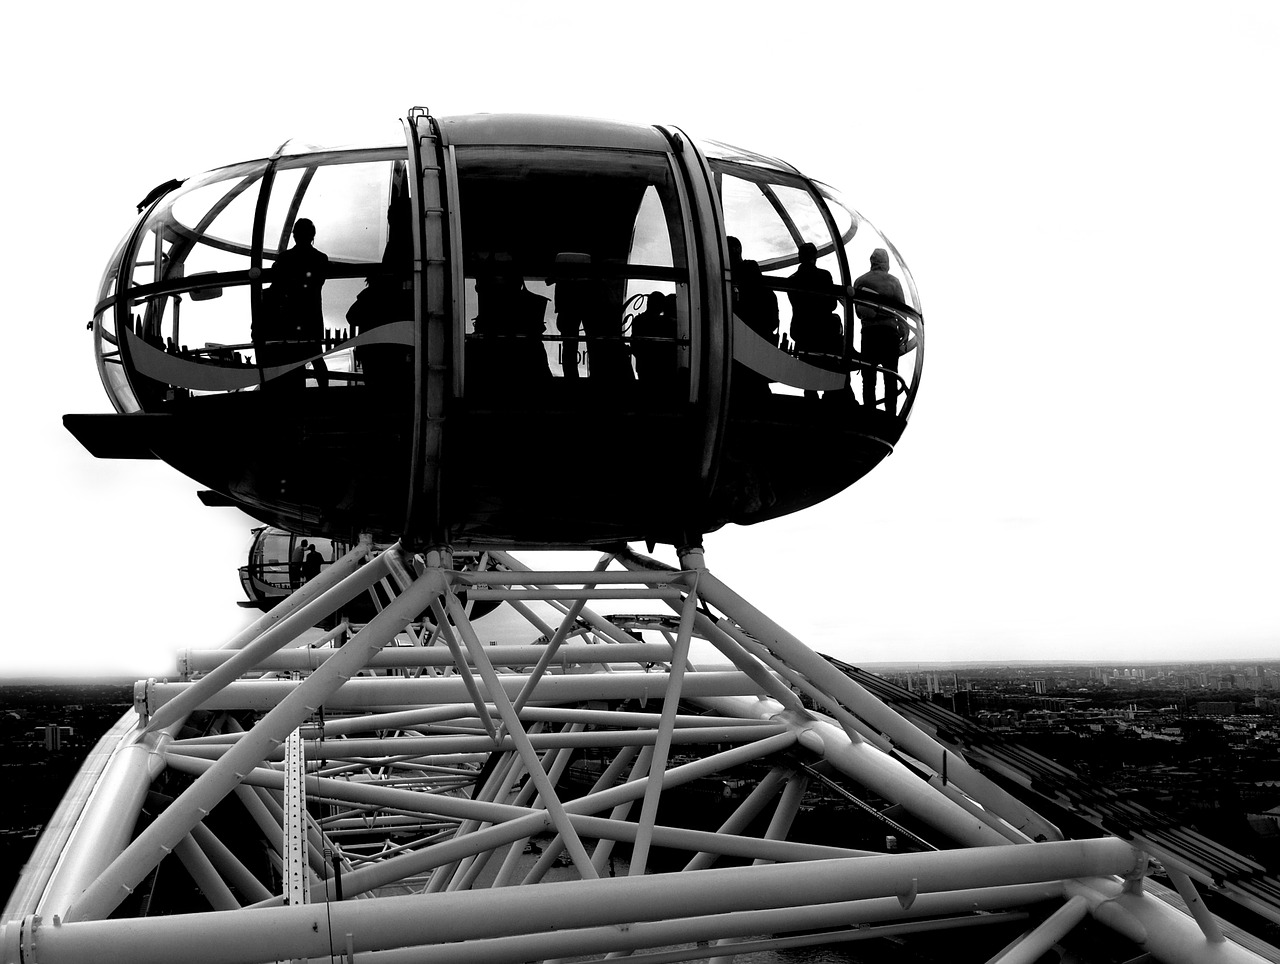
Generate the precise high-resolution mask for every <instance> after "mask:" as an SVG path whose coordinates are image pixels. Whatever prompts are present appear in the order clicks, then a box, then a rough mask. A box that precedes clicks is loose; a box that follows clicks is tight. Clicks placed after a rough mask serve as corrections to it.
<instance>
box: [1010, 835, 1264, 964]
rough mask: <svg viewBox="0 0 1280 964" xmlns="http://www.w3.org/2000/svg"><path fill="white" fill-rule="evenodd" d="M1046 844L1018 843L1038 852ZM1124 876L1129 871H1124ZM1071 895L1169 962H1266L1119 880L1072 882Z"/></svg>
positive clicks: (1068, 887) (1069, 885) (1099, 918)
mask: <svg viewBox="0 0 1280 964" xmlns="http://www.w3.org/2000/svg"><path fill="white" fill-rule="evenodd" d="M1043 846H1046V845H1045V844H1034V845H1032V846H1029V847H1018V848H1016V849H1018V850H1033V849H1035V850H1038V849H1039V848H1040V847H1043ZM1121 876H1124V875H1121ZM1065 886H1066V891H1067V893H1068V894H1069V895H1071V896H1075V895H1080V896H1082V897H1084V898H1085V900H1087V901H1088V904H1089V913H1090V914H1092V915H1093V917H1094V919H1095V920H1097V921H1099V922H1100V923H1102V924H1106V925H1107V926H1108V927H1110V928H1112V929H1113V930H1115V931H1117V932H1119V933H1120V934H1123V935H1124V936H1125V937H1128V938H1129V939H1130V940H1132V941H1133V942H1134V943H1135V944H1137V945H1138V947H1139V948H1141V949H1142V950H1144V951H1146V952H1148V953H1149V954H1151V956H1152V957H1154V958H1156V959H1157V960H1159V961H1163V962H1164V964H1206V962H1212V964H1265V958H1263V957H1261V956H1260V955H1258V954H1255V953H1254V952H1253V951H1251V950H1248V949H1247V948H1244V947H1241V946H1240V945H1239V944H1236V943H1235V942H1234V941H1230V940H1223V941H1212V940H1210V939H1209V938H1208V937H1206V936H1205V934H1204V932H1203V931H1201V930H1200V927H1199V925H1198V924H1197V923H1196V922H1195V920H1194V919H1193V918H1192V917H1190V916H1188V915H1187V914H1184V913H1182V912H1181V911H1180V910H1178V909H1177V908H1175V907H1171V906H1170V905H1169V904H1166V903H1165V902H1164V901H1162V900H1160V899H1159V898H1157V897H1153V896H1151V895H1150V894H1144V893H1138V892H1136V891H1132V890H1126V889H1125V887H1124V885H1123V884H1122V883H1121V882H1120V881H1118V880H1115V879H1102V880H1069V881H1067V882H1066V884H1065Z"/></svg>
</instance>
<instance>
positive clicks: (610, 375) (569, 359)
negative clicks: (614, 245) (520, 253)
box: [547, 251, 632, 387]
mask: <svg viewBox="0 0 1280 964" xmlns="http://www.w3.org/2000/svg"><path fill="white" fill-rule="evenodd" d="M590 264H591V256H590V255H588V254H581V253H579V252H576V251H562V252H561V253H560V254H557V255H556V269H557V274H569V275H571V274H572V273H573V271H574V266H575V265H578V266H582V267H579V268H578V269H577V270H578V271H579V272H581V271H583V270H584V268H586V266H589V265H590ZM587 270H589V268H587ZM547 281H548V283H550V284H554V285H555V286H556V329H557V330H558V331H559V332H560V334H561V336H562V337H563V338H565V339H566V340H565V342H564V346H565V347H564V366H565V368H564V374H565V377H566V378H576V377H577V375H578V342H577V336H578V331H579V329H581V330H582V332H583V334H584V335H586V341H587V366H588V368H589V372H588V374H589V375H590V378H591V380H592V382H593V383H594V384H596V385H597V386H604V387H616V386H618V385H622V384H626V383H629V382H630V381H631V379H632V374H631V361H630V359H629V357H628V355H627V346H626V344H625V343H624V342H623V340H622V313H621V312H620V311H619V310H618V309H617V308H616V307H615V306H614V305H612V304H610V299H609V290H608V288H607V287H606V286H605V284H604V282H603V281H601V280H599V279H597V278H583V277H578V278H574V277H564V278H562V279H559V278H555V276H553V277H552V278H548V279H547ZM571 346H572V354H570V347H571Z"/></svg>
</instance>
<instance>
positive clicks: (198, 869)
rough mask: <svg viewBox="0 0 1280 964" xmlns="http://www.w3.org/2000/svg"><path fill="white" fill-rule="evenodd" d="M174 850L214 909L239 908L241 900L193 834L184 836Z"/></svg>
mask: <svg viewBox="0 0 1280 964" xmlns="http://www.w3.org/2000/svg"><path fill="white" fill-rule="evenodd" d="M173 852H174V853H175V854H176V855H177V857H178V860H179V861H181V862H182V866H183V867H185V868H186V871H187V873H189V874H190V875H191V879H192V880H193V881H195V885H196V886H197V887H198V888H200V893H202V894H204V898H205V900H207V901H208V902H209V906H210V907H212V908H213V909H214V910H238V909H239V907H240V901H238V900H236V898H235V895H234V894H232V893H231V888H230V887H228V886H227V882H226V881H225V880H223V879H222V877H221V876H220V875H219V874H218V871H217V869H215V868H214V866H213V862H212V861H210V860H209V858H208V857H207V856H206V855H205V852H204V851H203V850H201V849H200V845H199V844H197V843H196V842H195V840H194V839H192V837H191V835H190V834H188V835H187V836H185V837H183V838H182V839H181V840H179V841H178V843H177V845H176V846H175V847H174V848H173Z"/></svg>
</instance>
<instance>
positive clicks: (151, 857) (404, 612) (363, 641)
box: [67, 580, 440, 920]
mask: <svg viewBox="0 0 1280 964" xmlns="http://www.w3.org/2000/svg"><path fill="white" fill-rule="evenodd" d="M439 588H440V587H439V586H438V585H437V584H436V583H435V582H433V581H431V580H426V581H424V580H419V582H418V583H415V584H414V585H413V586H411V587H410V588H409V591H408V592H406V593H404V594H403V595H402V596H400V597H399V598H398V599H396V601H395V602H393V603H392V604H391V605H390V606H388V607H387V609H386V610H384V611H383V612H382V613H380V614H378V616H376V617H375V618H374V619H373V621H372V622H370V623H369V624H368V625H367V626H365V628H364V629H362V630H361V631H360V632H359V633H357V634H356V635H355V636H354V637H353V638H352V639H351V641H350V642H348V643H347V645H346V646H344V647H343V648H342V651H341V653H340V654H339V655H338V656H337V657H335V658H333V659H331V660H329V661H328V662H327V663H325V665H324V666H322V667H321V668H320V669H318V670H317V671H316V672H315V673H313V674H312V675H311V677H310V678H309V679H307V680H306V681H305V682H303V683H301V684H300V685H299V686H298V687H296V688H294V689H292V690H291V691H290V692H289V694H288V695H287V696H286V697H285V698H284V699H283V700H281V701H280V702H279V704H278V705H276V706H275V707H274V708H273V709H272V710H271V711H270V712H268V713H267V714H266V715H265V716H264V717H263V718H262V719H261V720H259V721H258V723H257V725H256V726H254V728H253V729H252V730H251V731H250V732H248V733H246V734H245V735H244V736H243V737H241V739H240V740H239V741H238V742H237V743H236V745H235V748H234V749H232V750H231V751H230V752H228V753H227V754H226V755H225V756H223V757H222V758H221V759H220V760H218V761H217V762H216V763H214V765H213V766H212V767H211V768H210V769H209V771H208V772H206V773H204V774H202V775H201V776H200V777H198V778H197V779H196V781H195V783H193V784H192V785H191V786H190V787H189V788H188V789H187V790H186V791H184V792H183V794H182V795H181V796H180V797H179V798H178V799H177V800H175V801H174V803H173V805H172V806H170V807H169V808H168V809H167V810H166V811H165V812H164V813H162V814H161V815H160V816H159V817H158V818H157V819H156V820H155V821H154V822H153V823H152V824H151V825H150V826H149V827H147V828H146V829H145V830H143V831H142V833H140V834H139V835H138V836H137V838H136V839H135V840H134V841H133V843H131V844H130V845H129V846H128V847H127V848H126V849H125V851H124V852H123V853H122V854H120V856H119V857H117V858H116V859H115V860H113V861H112V862H111V865H110V866H109V867H108V868H107V869H106V870H105V871H104V872H103V873H102V875H101V876H100V877H99V878H98V879H97V880H95V881H94V882H93V883H91V884H90V885H89V886H88V887H87V888H85V890H84V892H83V893H82V894H81V895H80V897H79V899H77V900H76V901H75V902H74V903H73V904H72V906H71V907H70V908H68V911H67V919H68V920H92V919H94V918H99V917H105V916H107V915H108V914H110V913H111V911H113V910H114V909H115V908H116V907H117V906H118V905H119V903H120V901H121V900H123V899H124V898H125V897H126V896H127V895H128V894H129V893H130V892H131V891H132V889H133V888H134V887H135V886H137V884H138V882H139V881H141V880H142V879H143V878H144V877H145V876H146V875H147V874H148V873H149V872H150V871H151V868H152V867H154V866H155V865H156V864H157V863H158V862H159V861H160V859H161V858H162V857H163V856H164V854H165V853H167V852H168V851H169V850H170V849H172V847H173V845H174V844H176V843H177V842H178V841H179V840H181V839H182V838H183V837H184V836H186V835H187V834H188V833H189V832H190V831H191V828H192V827H193V826H194V825H195V824H196V823H197V822H198V821H200V820H201V819H203V817H204V816H205V814H207V813H208V812H209V811H210V810H212V809H213V807H214V806H215V805H216V804H217V803H218V801H219V800H221V799H222V798H223V797H225V796H226V795H227V794H228V793H230V792H231V790H232V789H234V788H235V786H236V785H237V784H238V783H239V782H240V780H241V779H242V775H243V773H244V771H245V770H247V769H248V768H250V767H252V766H253V765H255V764H256V763H257V762H258V761H259V760H261V759H262V758H263V757H264V756H265V755H266V753H267V751H268V750H271V749H274V748H275V747H276V746H278V745H279V744H280V743H281V742H283V741H284V739H285V737H287V736H288V734H289V733H290V732H291V731H292V730H294V729H296V728H297V726H298V725H299V724H300V723H302V722H303V721H304V720H305V719H307V718H308V717H310V716H311V715H312V714H313V713H315V712H316V710H317V709H319V707H320V706H322V705H323V704H324V703H325V702H326V700H327V699H328V698H329V697H330V696H332V695H333V694H334V693H335V692H336V691H337V690H338V689H339V687H341V685H342V683H343V681H344V680H346V679H349V678H350V676H351V675H353V674H354V673H356V672H358V671H359V669H360V668H361V667H362V666H363V665H364V661H365V660H367V659H368V658H369V656H370V655H372V653H373V652H374V651H376V650H377V649H380V648H381V647H382V646H383V644H385V643H386V642H387V641H388V640H389V639H391V638H392V637H394V636H395V634H396V633H397V632H399V631H400V630H401V629H402V628H403V627H404V625H405V624H406V623H408V622H409V621H410V620H411V619H413V618H414V617H415V616H416V615H417V614H418V613H420V612H422V610H423V609H425V608H426V607H427V605H429V603H430V601H431V599H432V597H433V596H434V595H435V593H436V592H438V591H439ZM232 685H235V684H232ZM243 685H247V686H257V685H271V684H269V683H268V684H258V683H247V684H243Z"/></svg>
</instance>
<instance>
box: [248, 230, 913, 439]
mask: <svg viewBox="0 0 1280 964" xmlns="http://www.w3.org/2000/svg"><path fill="white" fill-rule="evenodd" d="M389 216H390V215H389ZM400 233H403V232H400ZM391 234H392V235H393V236H394V235H395V234H396V232H394V231H393V232H391ZM315 238H316V227H315V225H314V224H313V223H312V222H311V221H310V220H309V219H307V218H299V219H298V220H297V222H295V224H294V226H293V241H294V243H293V246H292V247H290V248H288V249H287V250H285V251H282V252H281V253H280V255H279V257H278V258H277V259H276V262H275V266H274V268H273V269H272V275H271V279H272V282H271V286H270V287H269V288H267V289H266V290H264V292H263V308H262V311H261V312H260V313H259V315H258V316H257V317H256V318H255V322H254V328H253V341H254V345H255V348H256V350H257V357H258V364H259V366H260V367H261V368H262V369H264V370H265V369H266V368H270V367H273V366H280V365H290V364H295V366H296V367H295V368H293V369H292V370H291V371H290V372H289V373H287V374H286V375H285V376H282V377H280V378H277V379H274V380H273V381H269V382H265V383H264V384H274V385H285V384H287V385H293V386H297V387H300V386H301V385H302V384H305V377H306V375H305V370H306V368H307V367H309V368H310V369H311V372H312V376H313V377H314V378H315V381H316V384H317V386H318V387H320V388H326V387H328V384H329V371H328V367H327V366H326V364H325V361H324V356H323V337H324V313H323V309H322V305H321V290H322V289H323V287H324V282H325V278H326V276H327V274H328V270H329V259H328V257H327V256H326V255H325V254H324V252H322V251H320V250H319V249H318V248H316V246H315ZM393 246H394V237H393V238H392V239H391V240H389V242H388V254H387V257H388V258H390V257H392V255H393V254H394V252H392V251H391V248H392V247H393ZM728 249H729V268H730V276H731V279H732V283H733V285H732V292H733V311H734V314H736V315H737V316H738V317H739V318H740V319H741V320H742V321H743V322H744V323H745V324H746V325H747V327H748V328H750V329H751V330H752V331H753V332H755V333H756V334H757V335H759V336H760V337H761V338H763V339H765V341H767V342H768V343H769V344H770V345H771V346H773V347H775V348H777V347H781V348H783V349H784V350H793V351H794V352H796V353H797V354H801V355H808V356H828V357H839V356H841V355H842V354H843V352H844V332H843V329H842V325H841V322H840V316H839V315H838V314H837V313H836V308H837V303H838V301H837V297H836V290H837V289H836V286H835V284H834V282H833V280H832V277H831V273H830V272H829V271H827V270H826V269H824V268H820V267H818V264H817V259H818V249H817V246H816V245H815V244H813V242H809V241H806V242H804V243H802V244H801V245H800V246H799V250H798V252H797V257H798V259H799V265H798V266H797V268H796V270H795V272H794V273H793V274H791V275H790V276H789V277H788V278H786V279H785V280H786V287H785V290H786V294H787V299H788V301H789V302H790V304H791V325H790V338H789V340H788V338H787V336H786V335H783V337H782V340H781V343H780V342H779V314H778V296H777V294H776V293H775V291H774V290H773V289H772V288H771V287H770V286H769V285H768V284H767V283H766V281H765V278H764V275H763V273H762V272H761V268H760V264H759V262H757V261H754V260H750V259H744V258H743V257H742V244H741V242H740V241H739V240H738V239H737V238H735V237H729V238H728ZM591 264H592V262H591V256H590V255H589V254H587V253H584V252H561V253H559V254H558V255H556V259H555V264H554V265H553V267H552V270H551V272H550V273H549V274H548V276H547V279H546V280H547V284H548V285H550V286H554V287H555V300H554V310H555V315H556V329H557V331H558V332H559V335H560V339H559V340H560V342H561V345H562V351H561V373H562V374H563V376H564V377H565V378H566V379H576V378H578V377H579V372H578V360H579V352H578V347H579V344H580V342H579V337H580V336H583V337H584V338H585V341H586V346H587V351H588V356H589V358H590V371H589V375H590V381H591V382H592V383H593V384H596V385H603V386H608V387H610V388H614V389H616V388H619V387H623V386H626V385H629V384H631V383H632V381H633V379H634V378H637V377H638V378H639V380H640V382H641V383H642V384H643V385H646V386H649V387H659V386H666V385H669V384H671V383H673V380H674V379H675V378H676V377H677V375H678V371H679V369H678V347H677V338H676V336H677V328H678V326H677V323H676V308H677V304H676V296H675V295H674V294H663V293H662V292H658V291H654V292H651V293H650V294H649V295H648V296H647V297H646V298H645V307H644V310H643V311H642V312H640V314H638V315H636V317H635V319H634V321H633V329H632V339H631V345H630V346H628V345H627V343H626V340H625V339H624V337H623V331H622V313H621V310H620V306H618V305H616V304H615V303H614V299H613V298H612V296H611V292H610V289H609V286H608V285H607V284H606V283H605V282H604V281H603V280H602V279H601V278H600V277H599V275H598V274H594V273H593V272H592V268H591ZM384 280H385V281H386V283H384V284H382V285H381V287H380V286H379V283H378V279H371V280H370V282H369V286H368V287H367V288H366V289H365V290H364V291H362V292H361V294H360V296H359V297H357V299H356V302H355V303H354V304H353V305H352V309H351V312H349V313H348V320H349V321H351V322H352V323H353V327H356V326H357V322H358V321H359V319H358V318H353V317H352V313H356V314H358V315H360V316H361V317H363V315H364V314H370V313H371V312H370V311H366V310H365V309H372V308H373V304H372V303H373V302H374V301H375V300H376V301H377V302H378V310H377V311H373V312H372V313H373V314H377V315H378V316H379V317H378V318H377V319H373V318H370V319H368V320H366V321H364V323H363V325H362V327H364V328H365V329H366V330H367V329H368V328H370V327H373V326H376V325H378V324H384V323H386V322H387V321H388V320H390V317H391V315H394V314H402V315H405V316H406V317H410V318H411V317H412V310H411V309H412V303H411V293H410V292H409V291H408V289H407V286H406V285H404V284H403V283H402V282H401V281H400V280H399V279H384ZM475 284H476V301H477V313H476V317H475V332H476V334H477V335H478V336H480V337H479V338H478V339H476V343H475V344H474V345H471V346H469V348H468V352H469V361H468V368H469V369H470V370H472V371H474V372H475V373H476V375H477V376H478V377H477V380H478V381H480V382H481V383H482V384H483V385H485V386H487V387H493V388H512V387H527V386H528V385H530V384H537V383H545V382H546V381H548V380H550V378H551V377H552V375H551V369H550V365H549V363H548V360H547V353H546V349H545V347H544V343H543V335H544V333H545V331H546V311H547V306H548V304H549V303H550V302H551V299H549V298H545V297H543V296H541V295H538V294H535V293H534V292H531V291H529V290H528V289H527V288H526V287H525V284H524V276H523V273H522V272H521V270H520V268H519V266H518V264H517V263H516V261H515V260H514V259H513V258H512V257H511V256H510V255H509V254H506V253H503V252H497V253H493V254H491V255H484V256H481V257H479V258H478V264H477V270H476V282H475ZM384 288H385V289H386V290H385V291H384V290H383V289H384ZM853 293H854V298H855V306H856V313H857V317H858V320H859V321H860V322H861V323H862V349H861V352H860V353H859V354H860V356H861V365H860V366H859V367H860V370H861V380H862V398H863V404H864V405H865V406H868V407H873V406H875V405H876V403H877V398H876V382H877V376H880V377H881V379H882V381H883V384H884V396H883V401H884V406H885V410H886V411H888V412H889V413H890V414H894V413H895V412H896V409H897V395H898V391H899V387H898V380H897V371H898V360H899V358H900V356H901V355H902V353H903V351H904V350H905V349H906V346H907V335H908V332H907V331H906V330H905V325H904V324H903V322H902V321H901V320H900V318H899V316H898V315H897V314H896V313H895V312H893V311H892V310H890V309H889V308H887V307H883V305H893V304H897V305H901V304H903V303H904V298H903V291H902V285H901V283H900V282H899V281H898V279H897V278H895V277H894V276H893V275H892V274H891V273H890V271H889V254H888V251H887V250H886V249H884V248H876V249H875V250H874V251H873V252H872V253H871V258H870V270H869V271H867V272H866V273H865V274H863V275H861V276H859V277H858V279H857V280H856V281H855V282H854V284H853ZM375 296H377V297H376V299H375ZM392 308H394V309H397V310H395V311H390V312H388V311H387V310H386V309H392ZM388 348H389V349H390V350H389V351H388ZM370 349H373V350H370ZM363 356H364V357H363V365H362V367H363V368H364V369H365V371H366V377H367V378H368V379H369V381H370V382H371V383H372V382H379V383H381V382H388V383H389V382H391V381H395V382H396V383H402V382H404V381H405V379H406V378H407V377H409V376H410V375H411V359H410V358H409V356H408V353H407V349H406V348H404V347H395V346H388V347H380V346H369V348H366V349H365V350H364V352H363ZM632 357H634V359H635V374H634V375H633V374H632V367H631V359H632ZM299 362H305V365H301V364H297V363H299ZM733 379H734V381H733V392H734V395H735V396H736V397H737V398H738V399H739V400H740V401H744V402H748V403H753V402H759V401H760V400H762V399H765V398H767V397H768V395H769V379H768V378H767V377H766V376H764V375H762V374H760V373H759V372H757V371H755V370H753V369H752V368H749V367H748V366H746V365H744V364H742V363H741V362H737V361H735V362H734V373H733ZM846 391H847V389H846ZM805 395H806V396H807V397H817V393H816V392H812V391H806V392H805Z"/></svg>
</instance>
